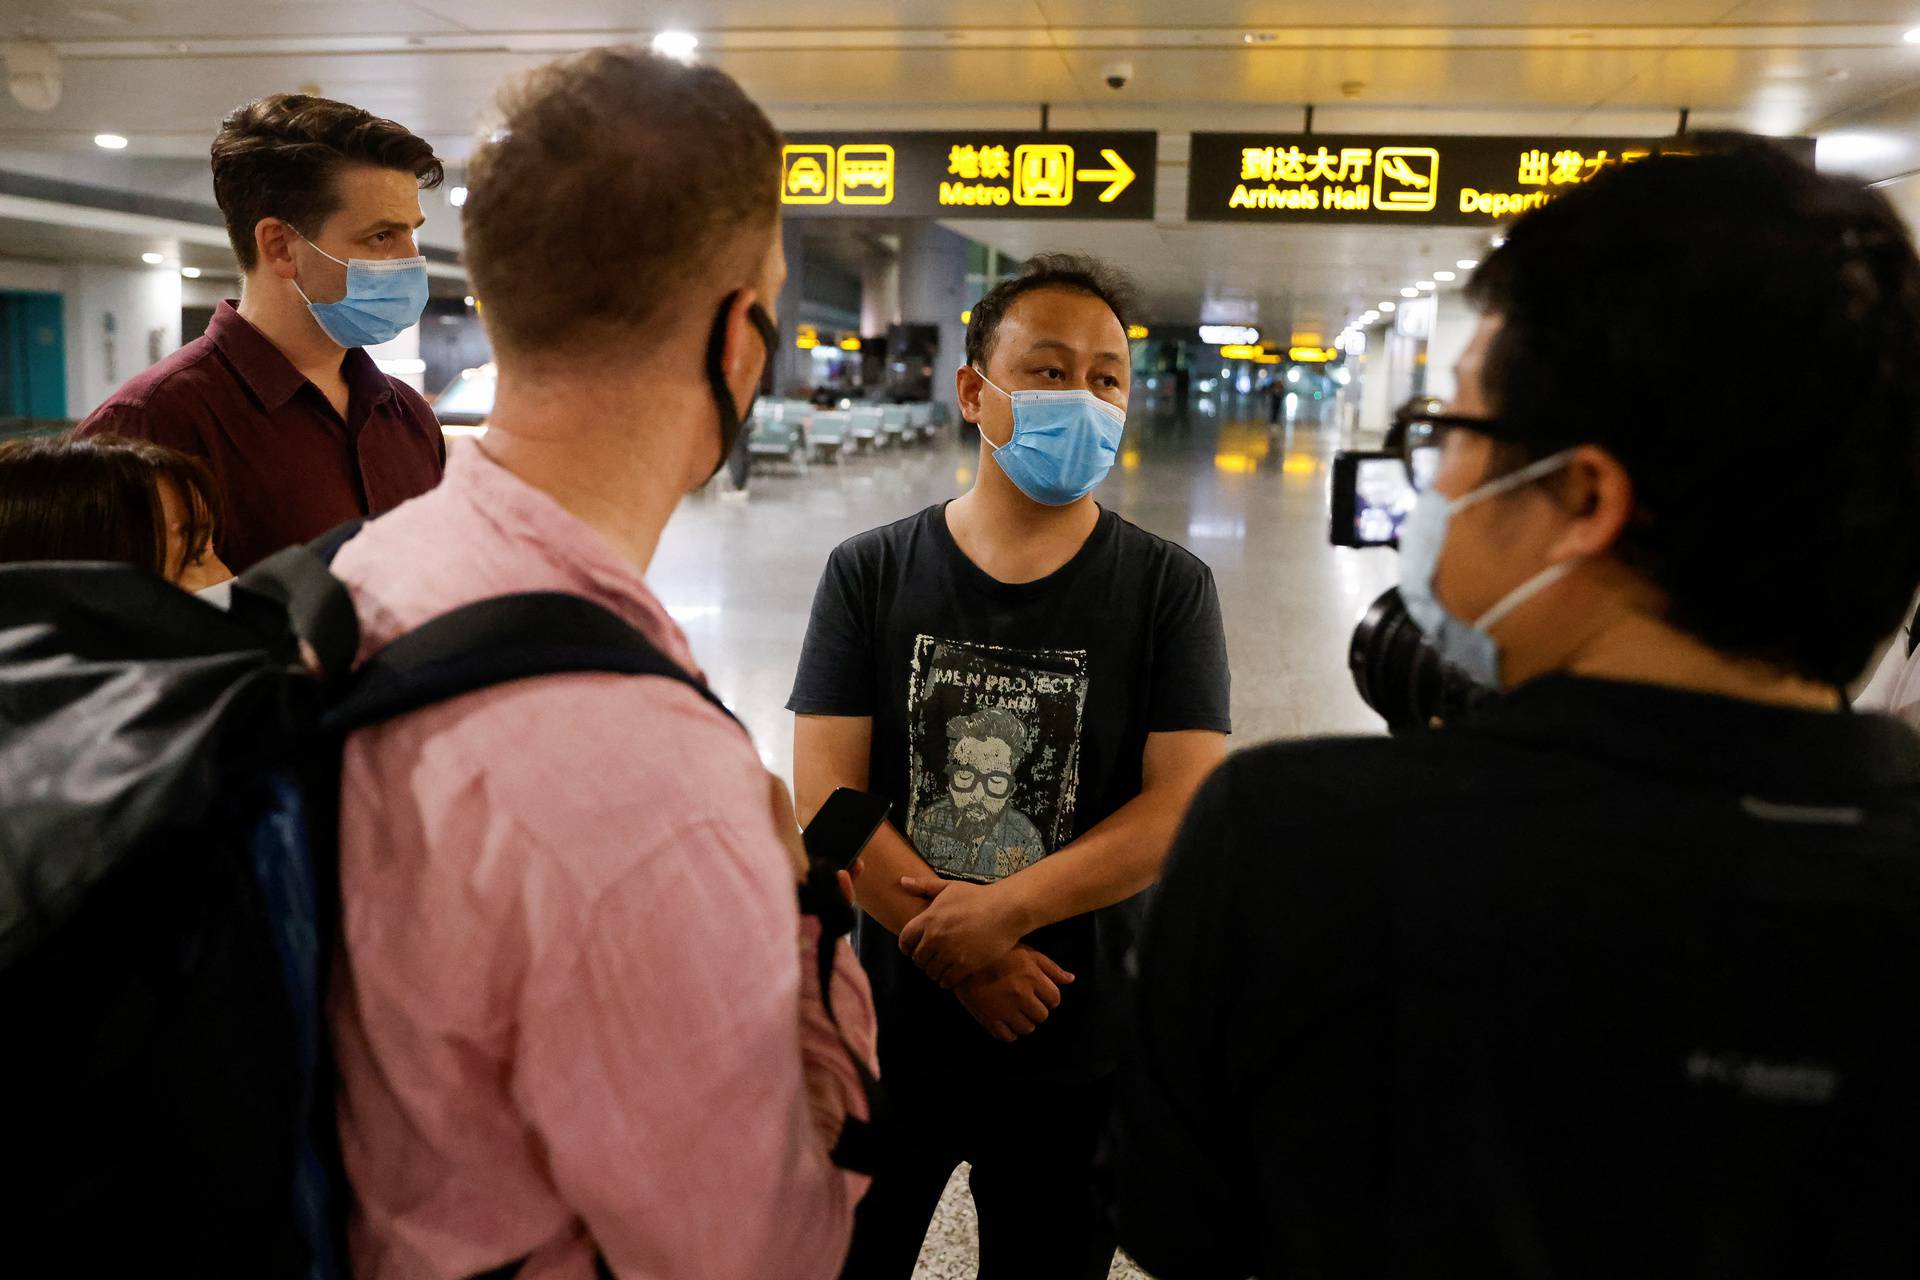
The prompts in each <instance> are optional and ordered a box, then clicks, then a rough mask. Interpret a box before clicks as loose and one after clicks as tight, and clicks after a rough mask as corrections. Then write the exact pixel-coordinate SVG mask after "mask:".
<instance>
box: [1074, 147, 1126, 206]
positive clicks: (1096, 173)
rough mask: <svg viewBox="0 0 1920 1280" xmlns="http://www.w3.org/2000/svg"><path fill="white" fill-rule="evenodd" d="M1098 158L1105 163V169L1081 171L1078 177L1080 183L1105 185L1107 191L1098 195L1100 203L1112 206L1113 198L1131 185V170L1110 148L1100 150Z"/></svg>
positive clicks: (1118, 154)
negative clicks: (1102, 183) (1100, 183)
mask: <svg viewBox="0 0 1920 1280" xmlns="http://www.w3.org/2000/svg"><path fill="white" fill-rule="evenodd" d="M1100 158H1101V159H1102V160H1104V161H1105V162H1106V164H1107V167H1106V168H1104V169H1082V170H1080V172H1079V177H1080V180H1081V181H1082V182H1104V183H1106V184H1107V189H1106V190H1105V191H1102V192H1101V193H1100V203H1101V204H1112V203H1113V201H1114V198H1115V197H1117V196H1118V195H1119V194H1120V193H1121V192H1122V191H1125V190H1126V189H1127V188H1128V187H1130V186H1132V185H1133V179H1134V172H1133V168H1132V166H1131V165H1129V164H1128V163H1127V162H1126V161H1125V160H1122V159H1121V158H1120V153H1119V152H1117V151H1115V150H1114V149H1113V148H1112V147H1102V148H1100Z"/></svg>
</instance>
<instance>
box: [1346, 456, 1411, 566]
mask: <svg viewBox="0 0 1920 1280" xmlns="http://www.w3.org/2000/svg"><path fill="white" fill-rule="evenodd" d="M1418 496H1419V495H1418V494H1417V493H1416V492H1415V490H1414V487H1413V478H1412V477H1411V476H1409V475H1408V474H1407V464H1406V462H1405V460H1404V459H1402V457H1401V456H1400V455H1399V454H1397V453H1381V452H1362V451H1346V452H1341V453H1337V454H1335V455H1334V457H1333V502H1332V507H1333V525H1332V528H1331V529H1330V530H1329V533H1328V537H1329V539H1330V540H1331V541H1332V543H1333V545H1334V546H1336V547H1395V546H1398V545H1400V526H1401V524H1402V523H1404V522H1405V520H1406V518H1407V516H1408V515H1409V514H1410V513H1411V512H1412V511H1413V504H1414V500H1415V499H1416V498H1417V497H1418Z"/></svg>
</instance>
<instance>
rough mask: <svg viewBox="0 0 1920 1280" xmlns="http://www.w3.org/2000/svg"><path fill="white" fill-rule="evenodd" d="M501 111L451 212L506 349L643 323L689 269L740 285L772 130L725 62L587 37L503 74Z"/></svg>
mask: <svg viewBox="0 0 1920 1280" xmlns="http://www.w3.org/2000/svg"><path fill="white" fill-rule="evenodd" d="M500 113H501V119H500V120H499V122H498V128H496V129H495V130H494V131H493V133H492V135H491V138H490V139H489V141H487V142H486V143H485V144H484V145H483V146H482V147H481V148H480V150H479V152H478V154H477V155H476V156H475V157H474V160H473V166H472V170H471V175H470V177H469V179H468V185H469V188H470V194H469V195H468V196H467V203H466V207H465V208H464V209H462V210H461V221H462V225H463V227H464V230H465V240H466V264H467V270H468V272H469V274H470V275H471V277H472V279H473V283H474V292H475V293H476V294H477V295H479V298H480V301H481V305H482V307H483V308H484V310H483V311H482V315H483V317H484V319H485V321H486V325H487V330H488V332H489V334H490V335H491V336H492V338H493V340H494V342H495V344H496V345H497V346H499V347H500V348H502V349H503V350H508V351H522V352H528V351H543V350H546V351H550V350H554V349H557V348H561V347H564V346H570V345H578V342H579V340H580V339H582V338H583V337H586V336H588V335H597V334H610V333H626V332H630V331H632V330H636V329H640V328H643V327H644V326H646V325H647V324H648V323H649V322H650V321H653V320H654V319H656V317H658V316H660V315H663V314H666V313H668V312H669V311H671V309H672V308H674V307H675V306H677V305H681V304H683V303H684V301H685V298H684V295H685V294H686V293H687V292H688V290H689V289H690V287H692V286H693V285H694V284H695V283H696V282H703V281H705V282H717V283H718V284H720V285H725V284H728V283H745V279H744V278H742V273H744V272H746V271H749V270H750V269H751V268H752V267H753V266H754V265H755V264H756V263H757V261H758V257H759V255H760V254H764V252H765V250H766V247H767V244H768V243H770V242H771V237H772V231H773V227H774V225H775V223H776V222H777V221H778V218H779V210H780V203H779V202H780V145H781V140H780V134H779V132H778V131H777V130H775V129H774V127H773V125H772V123H771V122H769V121H768V119H767V117H766V115H765V114H764V113H762V112H761V110H760V108H759V107H757V106H755V105H754V104H753V102H752V100H751V99H749V98H748V97H747V95H746V94H745V93H743V92H741V90H740V86H739V85H737V84H735V83H734V82H733V80H732V79H731V78H730V77H729V76H727V75H726V74H725V73H724V72H721V71H718V70H716V69H714V68H712V67H706V66H697V65H688V64H686V63H682V62H679V61H676V60H674V59H672V58H666V57H662V56H660V55H658V54H653V53H648V52H644V51H642V50H638V49H596V50H593V51H591V52H589V53H584V54H581V55H579V56H577V57H573V58H567V59H564V60H562V61H559V62H554V63H550V64H549V65H547V66H545V67H541V68H539V69H538V70H536V71H533V72H531V73H530V74H528V75H527V76H525V77H524V78H522V79H520V80H518V81H516V82H514V83H512V84H510V85H509V86H508V87H507V88H506V89H505V90H503V91H502V93H501V95H500ZM757 232H764V233H765V235H766V237H767V239H766V241H763V242H761V243H760V244H758V245H757V246H755V245H752V244H750V243H748V242H747V241H746V237H747V236H748V235H749V233H757ZM750 252H751V253H752V256H749V253H750Z"/></svg>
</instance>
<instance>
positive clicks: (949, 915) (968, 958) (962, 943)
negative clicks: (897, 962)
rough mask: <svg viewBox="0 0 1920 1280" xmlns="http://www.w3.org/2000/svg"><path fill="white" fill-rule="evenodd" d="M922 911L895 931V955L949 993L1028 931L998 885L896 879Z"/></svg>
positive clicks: (991, 961)
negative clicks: (897, 943) (919, 899)
mask: <svg viewBox="0 0 1920 1280" xmlns="http://www.w3.org/2000/svg"><path fill="white" fill-rule="evenodd" d="M900 887H901V888H902V889H905V890H906V891H907V892H908V893H913V894H918V895H919V896H921V897H923V898H926V899H927V900H928V901H927V906H926V909H925V910H923V911H922V912H921V913H920V914H919V915H917V916H915V917H914V918H913V919H912V920H911V921H909V922H908V924H907V927H906V928H904V929H902V930H901V931H900V950H901V951H902V952H904V953H905V954H906V955H907V956H909V957H910V958H911V959H912V960H913V962H914V963H915V964H917V965H919V966H920V968H921V969H922V971H924V972H925V973H926V975H927V976H928V977H929V978H932V979H933V980H934V981H935V982H937V983H939V984H940V985H941V986H942V987H944V988H946V989H947V990H949V991H951V990H952V989H953V988H955V987H957V986H959V985H960V984H961V983H963V982H965V981H966V980H967V979H968V978H971V977H973V976H974V975H975V974H977V973H979V972H980V971H981V970H983V969H985V968H986V967H987V966H988V965H991V964H993V963H994V962H995V961H997V960H999V959H1001V958H1002V957H1004V956H1005V955H1006V954H1007V953H1008V952H1009V951H1011V950H1013V948H1014V947H1015V945H1017V944H1018V943H1019V941H1020V939H1021V938H1022V937H1023V936H1025V935H1026V933H1027V932H1028V928H1027V926H1026V924H1025V922H1024V920H1023V919H1022V913H1021V912H1020V910H1019V909H1018V907H1017V905H1016V903H1015V900H1014V898H1013V897H1012V896H1011V895H1010V894H1008V893H1007V892H1006V890H1005V887H1004V884H995V885H984V884H968V883H966V882H964V881H959V880H941V879H938V878H932V879H929V878H924V877H920V876H902V877H901V878H900Z"/></svg>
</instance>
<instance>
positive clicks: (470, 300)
mask: <svg viewBox="0 0 1920 1280" xmlns="http://www.w3.org/2000/svg"><path fill="white" fill-rule="evenodd" d="M463 301H465V302H466V304H467V305H468V306H472V305H473V295H472V294H468V295H467V296H466V298H465V299H463Z"/></svg>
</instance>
